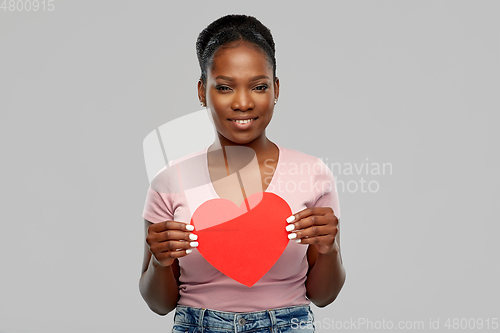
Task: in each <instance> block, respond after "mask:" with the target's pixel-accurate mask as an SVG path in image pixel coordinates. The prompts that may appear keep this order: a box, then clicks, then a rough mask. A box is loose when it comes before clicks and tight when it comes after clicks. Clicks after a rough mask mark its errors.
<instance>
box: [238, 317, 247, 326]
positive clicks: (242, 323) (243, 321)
mask: <svg viewBox="0 0 500 333" xmlns="http://www.w3.org/2000/svg"><path fill="white" fill-rule="evenodd" d="M246 323H247V321H246V320H245V318H240V319H238V324H240V325H241V326H243V325H245V324H246Z"/></svg>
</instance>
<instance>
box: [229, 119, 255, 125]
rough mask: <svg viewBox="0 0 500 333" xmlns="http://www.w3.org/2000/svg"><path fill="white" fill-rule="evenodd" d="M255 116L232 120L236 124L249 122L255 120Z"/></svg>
mask: <svg viewBox="0 0 500 333" xmlns="http://www.w3.org/2000/svg"><path fill="white" fill-rule="evenodd" d="M255 119H256V118H254V119H245V120H233V121H234V122H237V123H238V124H246V123H249V122H251V121H253V120H255Z"/></svg>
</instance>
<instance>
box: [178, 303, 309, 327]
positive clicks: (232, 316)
mask: <svg viewBox="0 0 500 333" xmlns="http://www.w3.org/2000/svg"><path fill="white" fill-rule="evenodd" d="M172 332H173V333H220V332H234V333H236V332H251V333H293V332H303V333H304V332H306V333H313V332H314V315H313V313H312V310H311V308H310V307H309V305H297V306H290V307H286V308H279V309H269V310H264V311H256V312H224V311H216V310H209V309H202V308H193V307H190V306H184V305H177V308H176V309H175V316H174V327H173V329H172Z"/></svg>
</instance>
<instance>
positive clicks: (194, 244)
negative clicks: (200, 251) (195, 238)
mask: <svg viewBox="0 0 500 333" xmlns="http://www.w3.org/2000/svg"><path fill="white" fill-rule="evenodd" d="M189 246H191V247H197V246H198V242H191V243H189Z"/></svg>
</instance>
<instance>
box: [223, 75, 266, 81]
mask: <svg viewBox="0 0 500 333" xmlns="http://www.w3.org/2000/svg"><path fill="white" fill-rule="evenodd" d="M215 79H223V80H227V81H234V79H233V78H231V77H229V76H224V75H219V76H217V77H216V78H215ZM260 79H268V80H270V78H269V76H267V75H258V76H254V77H253V78H252V79H250V81H257V80H260Z"/></svg>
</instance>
